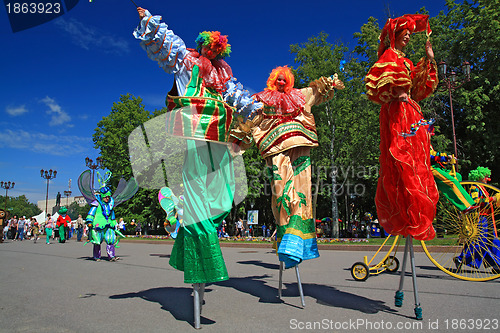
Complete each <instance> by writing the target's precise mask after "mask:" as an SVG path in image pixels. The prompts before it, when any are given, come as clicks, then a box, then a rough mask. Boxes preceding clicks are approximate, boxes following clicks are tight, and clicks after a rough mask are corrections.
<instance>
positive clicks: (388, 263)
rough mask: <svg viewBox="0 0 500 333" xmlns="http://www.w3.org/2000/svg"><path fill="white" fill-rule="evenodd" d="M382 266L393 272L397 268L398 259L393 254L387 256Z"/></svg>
mask: <svg viewBox="0 0 500 333" xmlns="http://www.w3.org/2000/svg"><path fill="white" fill-rule="evenodd" d="M384 266H385V267H386V268H387V270H388V271H389V272H391V273H394V272H396V271H397V270H398V269H399V260H398V258H396V257H395V256H389V257H388V258H387V259H385V261H384Z"/></svg>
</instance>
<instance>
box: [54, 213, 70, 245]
mask: <svg viewBox="0 0 500 333" xmlns="http://www.w3.org/2000/svg"><path fill="white" fill-rule="evenodd" d="M67 212H68V208H66V207H64V206H62V207H61V208H59V211H58V213H59V217H58V218H57V223H56V224H57V227H58V228H59V243H65V242H66V238H65V229H66V228H67V227H68V223H71V217H69V215H68V214H66V213H67Z"/></svg>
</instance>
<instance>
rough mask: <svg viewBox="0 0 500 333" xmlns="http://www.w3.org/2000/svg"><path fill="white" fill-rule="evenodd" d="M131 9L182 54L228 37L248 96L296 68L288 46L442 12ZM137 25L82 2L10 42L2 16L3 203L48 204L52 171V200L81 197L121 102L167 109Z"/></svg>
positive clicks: (99, 2) (385, 1)
mask: <svg viewBox="0 0 500 333" xmlns="http://www.w3.org/2000/svg"><path fill="white" fill-rule="evenodd" d="M135 2H136V3H137V4H138V5H139V6H142V7H144V8H147V9H149V11H150V12H151V13H152V14H153V15H161V16H163V20H164V21H165V22H166V23H167V24H168V26H169V28H170V29H172V30H173V31H174V32H175V33H176V34H177V35H179V36H180V37H181V38H183V39H184V41H185V42H186V44H187V46H188V47H194V39H195V38H196V36H197V35H198V33H199V32H200V31H203V30H219V31H221V32H222V33H223V34H225V35H228V37H229V43H230V44H231V46H232V53H231V56H230V57H229V58H228V59H227V61H228V63H229V64H230V66H231V67H232V69H233V73H234V75H235V77H236V78H237V79H238V80H239V81H240V82H242V83H243V84H244V85H245V87H246V88H247V89H248V90H250V92H258V91H261V90H263V88H264V87H265V82H266V79H267V77H268V75H269V73H270V71H271V70H272V69H273V68H274V67H276V66H281V65H290V66H293V65H294V63H293V56H292V55H291V54H290V50H289V46H290V45H291V44H297V43H299V44H300V43H304V42H307V39H308V38H309V37H312V36H315V35H317V34H318V33H320V32H322V31H323V32H326V33H328V34H329V35H330V36H329V42H330V43H332V44H334V43H335V42H336V41H342V42H343V43H345V44H350V45H354V40H353V37H352V35H353V33H355V32H357V31H359V30H360V27H361V25H363V24H364V23H366V22H367V21H368V18H369V17H370V16H373V17H375V18H377V19H378V20H379V23H380V24H381V25H382V24H383V23H384V22H385V20H386V18H387V16H386V10H385V8H386V7H387V6H388V7H389V8H390V10H391V13H393V14H394V15H395V16H399V15H403V14H407V13H415V12H417V11H418V10H419V9H420V8H422V7H424V6H425V8H426V9H427V10H428V11H429V12H430V14H431V16H436V15H437V14H438V13H439V11H441V10H445V1H444V0H434V1H431V0H426V1H422V0H414V1H411V2H410V1H393V0H380V1H379V0H353V1H323V0H319V1H315V2H312V3H311V4H308V3H307V2H304V1H295V0H291V1H274V0H262V1H261V0H254V1H223V0H220V1H216V2H213V3H210V2H208V1H197V0H193V1H190V2H183V1H177V2H171V1H168V2H167V1H153V0H135ZM137 23H138V15H137V12H136V9H135V7H134V6H133V4H132V3H131V2H130V1H128V0H93V1H92V2H89V1H88V0H80V2H79V3H78V5H77V6H76V7H75V8H73V9H72V10H71V11H69V12H67V13H66V14H64V15H63V16H61V17H59V18H57V19H55V20H53V21H50V22H48V23H45V24H42V25H39V26H36V27H34V28H31V29H28V30H24V31H21V32H17V33H13V32H12V30H11V28H10V25H9V23H8V17H7V12H6V9H5V7H3V6H2V8H0V36H1V39H2V42H3V43H2V44H3V45H4V47H3V48H2V52H1V54H0V63H1V64H2V65H1V66H0V77H1V79H2V87H1V89H0V114H1V117H0V128H1V130H0V180H1V181H13V182H15V183H16V185H15V187H14V189H12V190H9V196H19V195H22V194H24V195H26V196H27V197H28V199H29V200H30V201H31V202H33V203H36V202H37V201H38V200H44V199H45V194H46V181H45V180H44V179H42V178H41V177H40V169H55V170H57V171H58V173H57V178H56V179H54V180H52V181H51V182H50V188H49V198H55V196H56V194H57V192H61V194H63V193H64V191H65V190H68V181H69V179H72V188H71V190H72V191H73V195H80V193H79V191H78V188H77V187H76V179H77V178H78V176H79V174H80V173H81V172H83V171H84V170H85V168H86V167H85V157H87V156H88V157H90V158H92V159H94V160H95V158H96V157H97V156H98V151H97V150H95V149H94V148H93V142H92V134H93V133H94V130H95V128H96V127H97V122H99V120H101V119H102V117H105V116H107V115H108V114H109V113H110V111H111V106H112V104H113V103H114V102H116V101H118V100H119V96H120V95H121V94H126V93H131V94H133V95H135V96H140V97H142V98H143V100H144V104H145V106H146V109H147V110H149V111H153V110H154V109H159V108H161V107H162V106H163V105H164V101H165V96H166V94H167V92H168V91H169V90H170V88H171V86H172V82H173V77H172V76H170V75H168V74H166V73H164V72H163V71H162V70H161V69H160V68H159V67H158V65H157V64H156V63H155V62H153V61H151V60H149V59H148V58H147V56H146V54H145V52H144V51H143V50H142V49H141V47H140V46H139V42H138V41H136V40H135V39H134V37H133V36H132V31H133V29H134V28H135V27H136V25H137ZM0 190H1V191H2V192H0V193H1V194H2V195H5V191H4V190H3V189H0Z"/></svg>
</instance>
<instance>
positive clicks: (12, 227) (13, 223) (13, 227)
mask: <svg viewBox="0 0 500 333" xmlns="http://www.w3.org/2000/svg"><path fill="white" fill-rule="evenodd" d="M9 229H10V239H16V233H17V216H16V215H14V217H13V218H11V219H10V221H9Z"/></svg>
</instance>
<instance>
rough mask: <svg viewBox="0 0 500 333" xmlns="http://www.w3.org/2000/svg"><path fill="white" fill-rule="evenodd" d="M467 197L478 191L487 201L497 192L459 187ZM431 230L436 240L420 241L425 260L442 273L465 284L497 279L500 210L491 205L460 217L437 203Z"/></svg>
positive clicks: (499, 274)
mask: <svg viewBox="0 0 500 333" xmlns="http://www.w3.org/2000/svg"><path fill="white" fill-rule="evenodd" d="M460 184H461V185H462V186H463V187H464V189H465V190H466V191H467V192H468V193H471V191H472V190H473V189H475V188H480V189H481V191H482V192H483V193H484V194H485V197H486V202H489V201H490V198H493V197H494V196H495V195H496V194H498V193H500V189H498V188H496V187H494V186H492V185H488V184H484V183H480V182H472V181H464V182H461V183H460ZM434 228H435V229H436V234H437V237H436V238H435V239H434V240H431V241H421V244H422V247H423V249H424V251H425V253H426V254H427V257H428V258H429V259H430V260H431V261H432V262H433V263H434V265H436V267H438V268H439V269H441V270H442V271H443V272H445V273H447V274H449V275H451V276H453V277H455V278H458V279H461V280H466V281H490V280H494V279H497V278H499V277H500V268H499V264H500V240H499V239H498V236H499V235H498V233H500V207H497V204H496V203H495V202H492V203H490V204H486V205H482V206H481V207H479V208H478V209H476V210H474V211H472V212H469V213H467V214H462V213H461V212H460V211H459V210H458V209H457V208H456V207H455V206H453V205H452V204H450V203H449V202H447V201H446V199H443V200H442V199H441V198H440V200H439V202H438V207H437V214H436V219H435V220H434Z"/></svg>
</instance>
